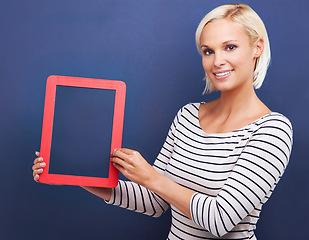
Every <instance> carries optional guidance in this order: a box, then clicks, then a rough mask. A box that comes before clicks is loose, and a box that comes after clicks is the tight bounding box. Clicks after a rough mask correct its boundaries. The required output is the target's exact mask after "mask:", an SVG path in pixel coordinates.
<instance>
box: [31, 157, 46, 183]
mask: <svg viewBox="0 0 309 240" xmlns="http://www.w3.org/2000/svg"><path fill="white" fill-rule="evenodd" d="M35 155H36V156H37V158H36V159H34V162H33V166H32V170H33V179H34V181H36V182H39V179H40V174H41V173H42V172H43V168H44V167H46V163H45V162H43V158H42V157H40V152H35Z"/></svg>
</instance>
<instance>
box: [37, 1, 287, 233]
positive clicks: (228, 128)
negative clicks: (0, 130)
mask: <svg viewBox="0 0 309 240" xmlns="http://www.w3.org/2000/svg"><path fill="white" fill-rule="evenodd" d="M196 44H197V47H198V49H199V51H200V53H201V55H202V63H203V68H204V70H205V74H206V88H205V92H212V91H214V90H217V91H220V92H221V95H220V97H219V98H218V99H216V100H214V101H211V102H208V103H193V104H187V105H186V106H184V107H183V108H182V109H180V110H179V112H178V113H177V116H176V117H175V119H174V121H173V123H172V125H171V128H170V130H169V133H168V136H167V139H166V141H165V143H164V145H163V148H162V150H161V151H160V153H159V155H158V157H157V159H156V161H155V163H154V166H150V165H149V164H148V163H147V161H146V160H145V159H144V158H143V157H142V156H141V155H140V154H139V153H138V152H136V151H133V150H130V149H116V150H115V151H114V152H113V153H112V162H113V164H114V165H115V167H116V168H117V169H118V170H119V171H121V172H122V173H123V175H124V176H126V177H127V178H128V179H130V180H131V181H130V182H125V181H119V184H118V186H117V187H116V188H114V189H104V188H91V187H84V188H85V189H86V190H88V191H90V192H92V193H93V194H95V195H97V196H99V197H101V198H103V199H105V200H106V201H107V202H108V203H109V204H114V205H118V206H121V207H124V208H127V209H131V210H134V211H137V212H141V213H145V214H148V215H151V216H154V217H158V216H160V215H161V214H162V213H163V212H165V211H166V210H167V208H168V207H169V206H171V208H172V215H173V218H172V225H171V230H170V233H169V235H168V239H216V238H219V237H220V239H256V237H255V235H254V229H255V226H256V223H257V220H258V218H259V214H260V211H261V208H262V205H263V204H264V203H265V202H266V201H267V199H268V198H269V196H270V195H271V193H272V191H273V190H274V188H275V186H276V184H277V183H278V181H279V179H280V178H281V177H282V174H283V173H284V170H285V168H286V166H287V164H288V160H289V155H290V152H291V146H292V127H291V124H290V122H289V120H288V119H287V118H286V117H284V116H283V115H281V114H279V113H276V112H272V111H271V110H270V109H268V108H267V106H265V105H264V104H263V103H262V102H261V101H260V100H259V99H258V97H257V96H256V94H255V90H254V88H259V87H260V86H261V84H262V82H263V80H264V77H265V74H266V71H267V67H268V64H269V60H270V49H269V42H268V37H267V32H266V29H265V27H264V24H263V22H262V20H261V19H260V18H259V16H258V15H257V14H256V13H255V12H254V11H253V10H252V9H251V8H250V7H248V6H247V5H243V4H229V5H223V6H220V7H218V8H216V9H214V10H213V11H211V12H210V13H208V14H207V15H206V16H205V17H204V19H203V20H202V21H201V23H200V25H199V26H198V28H197V31H196ZM37 155H38V158H36V159H35V161H34V166H33V170H34V171H33V176H34V179H35V181H39V174H40V173H42V171H43V168H44V166H45V164H44V163H43V159H42V158H40V157H39V153H37Z"/></svg>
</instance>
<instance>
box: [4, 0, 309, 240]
mask: <svg viewBox="0 0 309 240" xmlns="http://www.w3.org/2000/svg"><path fill="white" fill-rule="evenodd" d="M229 2H236V1H229ZM243 2H244V3H248V4H249V5H250V6H252V7H253V9H255V10H256V11H257V12H258V13H259V15H260V16H261V17H262V19H263V20H264V23H265V25H266V26H267V29H268V32H269V38H270V42H271V49H272V63H271V66H270V69H269V71H268V75H267V77H266V80H265V82H264V84H263V86H262V88H261V89H260V90H258V91H257V92H258V95H259V96H260V98H261V99H262V100H263V101H264V102H265V103H266V104H267V105H268V106H269V107H270V108H271V109H272V110H273V111H278V112H281V113H283V114H285V115H286V116H287V117H289V119H290V120H291V122H292V123H293V127H294V147H293V152H292V155H291V161H290V164H289V166H288V168H287V171H286V173H285V175H284V176H283V178H282V180H281V181H280V183H279V185H278V187H277V188H276V190H275V192H274V194H273V196H272V197H271V199H270V200H269V202H268V203H267V204H266V205H265V206H264V210H263V211H262V214H261V219H260V221H259V223H258V228H257V231H256V233H257V236H258V238H259V239H262V240H274V239H280V240H285V239H296V240H299V239H307V232H308V227H307V226H308V223H309V220H308V213H309V211H308V206H307V204H308V202H309V191H308V183H309V174H308V167H309V163H308V157H307V156H308V154H307V150H308V147H309V144H308V115H309V114H308V102H309V93H308V87H309V81H308V75H309V67H308V54H309V50H308V49H309V48H308V39H309V28H308V22H309V14H308V9H309V2H308V1H307V0H294V1H290V0H272V1H269V0H267V1H266V0H258V1H243ZM224 3H228V2H227V1H223V0H219V1H218V0H207V1H206V0H190V1H188V0H147V1H145V0H131V1H125V0H118V1H117V0H102V1H99V0H88V1H82V0H53V1H43V0H10V1H4V0H1V1H0V34H1V35H0V74H1V78H0V81H1V82H0V152H1V160H0V171H1V172H0V184H1V185H0V189H1V196H0V216H1V217H0V239H4V240H6V239H9V240H20V239H25V240H27V239H34V240H35V239H45V240H48V239H57V240H61V239H148V240H151V239H165V237H166V236H167V233H168V229H169V226H170V216H169V214H168V213H167V214H165V215H164V216H162V217H161V218H159V219H155V218H151V217H148V216H144V215H142V214H137V213H132V212H130V211H127V210H123V209H120V208H117V207H113V206H108V205H106V204H105V203H104V201H103V200H101V199H100V198H97V197H95V196H93V195H91V194H89V193H87V192H86V191H84V190H82V189H80V188H79V187H73V186H50V185H44V184H37V183H35V182H34V181H33V178H32V170H31V167H32V162H33V159H34V158H35V156H34V151H35V150H39V147H40V138H41V129H42V119H43V108H44V96H45V87H46V79H47V77H48V76H49V75H53V74H55V75H64V76H76V77H89V78H105V79H114V80H123V81H124V82H125V83H126V84H127V98H126V112H125V123H124V135H123V146H124V147H127V148H133V149H136V150H138V151H140V152H141V153H142V155H143V156H144V157H145V158H146V159H147V160H148V161H149V163H153V161H154V159H155V157H156V156H157V154H158V152H159V150H160V148H161V146H162V144H163V142H164V140H165V137H166V134H167V131H168V128H169V126H170V124H171V121H172V120H173V118H174V115H175V114H176V112H177V111H178V109H179V108H180V107H181V106H183V105H184V104H186V103H188V102H196V101H209V100H211V99H213V98H215V97H217V96H218V95H217V94H216V93H215V94H211V95H206V96H202V91H203V88H204V82H203V81H202V78H203V76H204V73H203V69H202V66H201V58H200V56H199V55H198V53H197V51H196V49H195V42H194V33H195V29H196V27H197V25H198V23H199V21H200V20H201V19H202V17H203V16H204V15H205V14H206V13H207V12H208V11H210V10H211V9H213V8H214V7H216V6H218V5H221V4H224Z"/></svg>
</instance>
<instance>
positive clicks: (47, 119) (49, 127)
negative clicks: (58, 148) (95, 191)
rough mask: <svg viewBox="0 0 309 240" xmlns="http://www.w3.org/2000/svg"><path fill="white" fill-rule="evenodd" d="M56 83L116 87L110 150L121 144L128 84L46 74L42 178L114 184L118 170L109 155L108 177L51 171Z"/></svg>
mask: <svg viewBox="0 0 309 240" xmlns="http://www.w3.org/2000/svg"><path fill="white" fill-rule="evenodd" d="M57 86H67V87H78V88H93V89H107V90H115V100H114V115H113V124H112V135H111V152H112V151H113V150H114V149H116V148H120V147H121V144H122V133H123V121H124V109H125V96H126V85H125V83H124V82H123V81H119V80H107V79H94V78H82V77H68V76H56V75H52V76H49V77H48V78H47V82H46V94H45V104H44V115H43V126H42V136H41V148H40V156H41V157H42V158H43V161H44V162H45V163H46V167H45V168H44V171H43V173H41V174H40V180H39V181H40V182H41V183H47V184H56V185H76V186H91V187H106V188H114V187H116V186H117V184H118V178H119V172H118V170H117V169H116V168H115V167H114V166H113V164H112V163H111V161H110V159H109V170H108V177H107V178H104V177H92V176H77V175H66V174H54V173H49V166H50V161H51V159H50V156H51V144H52V134H53V124H54V112H55V102H56V88H57Z"/></svg>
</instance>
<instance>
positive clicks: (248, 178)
mask: <svg viewBox="0 0 309 240" xmlns="http://www.w3.org/2000/svg"><path fill="white" fill-rule="evenodd" d="M199 106H200V103H191V104H187V105H186V106H184V107H183V108H181V109H180V110H179V112H178V113H177V115H176V117H175V119H174V121H173V123H172V125H171V127H170V130H169V132H168V135H167V138H166V141H165V143H164V145H163V147H162V149H161V151H160V153H159V155H158V157H157V159H156V161H155V162H154V168H155V169H156V170H157V171H158V172H159V173H161V174H163V175H165V176H167V177H168V178H170V179H171V180H173V181H175V182H176V183H178V184H180V185H182V186H184V187H186V188H189V189H191V190H194V191H195V194H194V195H193V196H192V198H191V202H190V204H191V205H190V211H191V217H192V220H190V219H189V218H187V217H186V216H185V215H184V214H182V213H181V212H180V211H179V210H178V209H176V208H175V207H174V206H171V212H172V224H171V229H170V232H169V235H168V239H170V240H172V239H186V240H189V239H192V240H193V239H252V240H253V239H256V237H255V235H254V229H255V226H256V223H257V221H258V219H259V215H260V212H261V209H262V205H263V204H264V203H265V202H266V201H267V200H268V198H269V197H270V195H271V193H272V192H273V190H274V188H275V186H276V185H277V183H278V181H279V180H280V178H281V177H282V175H283V173H284V170H285V168H286V166H287V164H288V160H289V156H290V152H291V147H292V126H291V123H290V121H289V120H288V119H287V118H286V117H285V116H283V115H282V114H280V113H276V112H271V113H269V114H267V115H265V116H263V117H261V118H259V119H258V120H256V121H254V122H252V123H251V124H249V125H247V126H245V127H243V128H240V129H238V130H235V131H233V132H229V133H215V134H207V133H205V132H204V131H203V130H202V128H201V127H200V124H199V118H198V111H199ZM109 203H110V204H114V205H118V206H121V207H123V208H127V209H130V210H133V211H136V212H140V213H144V214H147V215H150V216H154V217H159V216H160V215H161V214H162V213H164V212H165V211H166V210H167V209H168V207H169V203H167V202H166V201H165V200H164V199H162V198H161V197H160V196H158V195H156V194H155V193H153V192H151V191H149V190H148V189H146V188H144V187H142V186H140V185H138V184H135V183H133V182H129V181H119V184H118V186H117V187H116V188H115V189H114V190H113V191H112V197H111V200H110V202H109Z"/></svg>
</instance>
